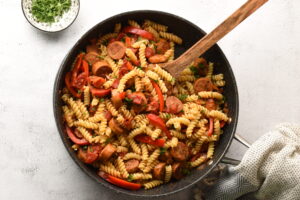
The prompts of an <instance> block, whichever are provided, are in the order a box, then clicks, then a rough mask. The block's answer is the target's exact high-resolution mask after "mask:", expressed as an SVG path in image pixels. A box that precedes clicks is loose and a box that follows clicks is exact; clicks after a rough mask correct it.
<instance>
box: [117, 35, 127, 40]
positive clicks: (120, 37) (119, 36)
mask: <svg viewBox="0 0 300 200" xmlns="http://www.w3.org/2000/svg"><path fill="white" fill-rule="evenodd" d="M124 36H125V33H119V35H118V36H117V37H116V40H121V39H122V38H123V37H124Z"/></svg>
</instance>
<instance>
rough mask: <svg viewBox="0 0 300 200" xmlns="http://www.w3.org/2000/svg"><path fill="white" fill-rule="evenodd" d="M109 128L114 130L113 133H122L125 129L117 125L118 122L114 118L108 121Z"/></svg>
mask: <svg viewBox="0 0 300 200" xmlns="http://www.w3.org/2000/svg"><path fill="white" fill-rule="evenodd" d="M108 125H109V128H110V129H111V130H112V131H113V132H114V133H117V134H122V133H124V132H125V130H124V129H123V128H122V127H121V126H120V125H119V123H118V122H117V121H116V120H115V119H114V118H112V119H111V120H110V121H109V123H108Z"/></svg>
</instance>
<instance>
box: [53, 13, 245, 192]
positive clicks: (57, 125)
mask: <svg viewBox="0 0 300 200" xmlns="http://www.w3.org/2000/svg"><path fill="white" fill-rule="evenodd" d="M141 12H150V13H153V14H155V13H156V14H157V13H160V14H164V15H169V16H172V17H174V18H177V19H180V20H182V21H184V22H186V23H187V24H189V25H191V26H194V27H195V28H197V29H198V30H199V31H200V32H202V33H203V34H206V32H205V31H203V30H202V29H201V28H200V27H199V26H197V25H196V24H194V23H193V22H191V21H188V20H186V19H185V18H183V17H180V16H178V15H175V14H172V13H168V12H165V11H160V10H131V11H127V12H121V13H118V14H114V15H112V16H109V17H107V18H105V19H103V20H101V21H100V22H98V23H96V24H95V25H94V26H92V27H91V28H90V29H88V30H87V31H86V32H85V33H84V34H83V35H81V36H80V37H79V39H78V40H77V41H76V42H75V43H74V45H73V46H72V47H71V48H70V50H69V51H68V52H67V54H66V56H65V57H64V59H63V60H62V62H61V64H60V67H59V68H58V71H57V74H56V77H55V81H54V87H53V112H54V118H55V124H56V127H57V130H58V132H59V134H60V137H61V139H62V142H63V144H64V146H65V148H66V150H67V152H68V153H69V155H70V156H71V158H72V159H73V160H74V161H75V163H76V164H77V165H78V166H79V167H80V169H81V170H82V171H84V172H85V174H86V175H88V176H89V177H90V178H91V179H93V180H94V181H96V182H97V183H100V184H101V185H103V186H104V188H109V189H110V190H113V191H114V192H115V193H122V194H126V195H129V196H135V197H144V198H145V197H146V198H155V197H165V196H168V195H173V194H175V193H178V192H181V191H183V190H185V189H187V188H190V187H192V186H193V185H195V184H196V183H198V182H199V181H200V180H201V179H203V178H204V177H206V176H207V175H208V174H209V173H210V172H211V171H212V170H213V169H214V167H216V166H217V164H218V163H220V161H221V160H222V158H223V157H224V156H225V154H226V152H227V151H228V149H229V147H230V146H231V143H232V140H233V137H234V134H235V132H236V128H237V123H238V116H239V95H238V87H237V83H236V79H235V76H234V73H233V70H232V68H231V65H230V63H229V61H228V60H227V57H226V56H225V54H224V53H223V51H222V49H221V48H220V47H219V45H218V44H217V43H216V44H215V45H216V46H217V48H218V51H219V52H220V54H221V56H222V57H223V59H224V61H225V62H226V65H227V66H229V68H228V71H229V73H230V74H231V75H232V77H233V79H232V82H233V87H234V90H235V92H236V95H234V97H233V98H234V100H235V101H236V104H235V106H234V109H235V114H234V115H233V116H232V118H233V119H234V120H233V122H232V123H234V124H233V127H232V131H231V135H229V136H228V137H229V139H228V142H227V144H226V145H225V148H223V150H222V152H221V153H220V155H219V158H218V159H216V160H215V161H214V162H213V163H212V164H211V165H212V166H211V167H210V169H209V170H207V171H206V172H205V173H203V175H202V176H201V177H199V178H198V179H197V180H195V181H193V182H191V183H189V184H187V185H184V186H182V187H181V188H180V189H176V190H173V191H171V192H166V193H163V194H154V195H149V194H137V193H134V191H130V190H123V189H122V188H120V189H116V188H115V187H117V186H114V185H111V184H109V183H108V182H107V184H105V183H103V182H100V181H99V180H98V179H97V178H96V177H95V176H94V175H93V174H92V173H91V172H89V171H88V170H87V169H85V168H84V167H82V165H83V163H82V162H80V161H79V160H77V159H75V158H74V157H73V155H72V154H71V150H70V149H69V146H68V145H67V143H66V142H65V141H64V137H63V135H62V134H63V132H64V131H63V130H61V131H60V128H59V127H60V126H59V122H58V116H59V114H58V110H57V109H56V103H57V99H58V95H59V93H58V89H59V79H61V77H60V76H61V74H62V71H63V70H64V67H63V66H64V65H65V62H66V59H67V58H68V56H69V55H70V54H71V53H72V52H73V51H76V48H75V47H77V46H78V45H79V44H80V43H81V42H82V40H83V39H84V38H86V37H87V36H88V35H89V34H90V33H91V32H93V31H94V29H96V28H97V27H98V26H101V24H104V23H105V22H107V21H109V20H111V19H112V18H115V17H120V16H122V15H127V14H134V13H141ZM103 181H105V180H103Z"/></svg>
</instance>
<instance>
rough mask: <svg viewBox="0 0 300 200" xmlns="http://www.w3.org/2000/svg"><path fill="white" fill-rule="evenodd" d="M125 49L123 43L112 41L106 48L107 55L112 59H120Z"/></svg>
mask: <svg viewBox="0 0 300 200" xmlns="http://www.w3.org/2000/svg"><path fill="white" fill-rule="evenodd" d="M125 50H126V47H125V45H124V43H123V42H120V41H114V42H111V43H110V44H109V45H108V46H107V53H108V55H109V56H110V57H111V58H112V59H121V58H123V57H124V55H125Z"/></svg>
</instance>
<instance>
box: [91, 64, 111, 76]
mask: <svg viewBox="0 0 300 200" xmlns="http://www.w3.org/2000/svg"><path fill="white" fill-rule="evenodd" d="M92 72H93V74H94V75H96V76H101V77H105V76H106V75H108V74H110V73H111V72H112V69H111V68H110V66H109V64H108V63H107V62H106V61H104V60H101V61H97V62H95V63H94V64H93V65H92Z"/></svg>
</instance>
